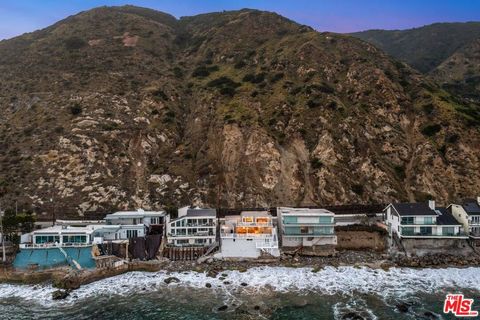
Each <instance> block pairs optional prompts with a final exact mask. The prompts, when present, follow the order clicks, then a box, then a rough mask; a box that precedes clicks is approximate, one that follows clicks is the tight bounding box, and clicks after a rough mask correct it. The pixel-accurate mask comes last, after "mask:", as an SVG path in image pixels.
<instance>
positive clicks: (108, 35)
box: [0, 6, 480, 216]
mask: <svg viewBox="0 0 480 320" xmlns="http://www.w3.org/2000/svg"><path fill="white" fill-rule="evenodd" d="M0 82H1V83H2V86H0V150H2V151H3V152H2V153H1V154H0V165H1V166H0V196H2V197H3V202H4V203H6V204H10V205H11V204H12V203H13V202H14V201H15V200H18V201H19V206H20V207H26V208H27V207H33V208H34V209H35V210H36V211H37V212H39V213H40V212H51V211H53V210H54V209H55V212H57V216H68V215H75V214H82V213H86V212H91V211H98V212H107V211H109V210H113V209H122V208H134V207H144V208H147V209H148V208H159V207H162V206H171V205H181V204H185V203H194V204H204V205H212V206H221V207H225V206H231V207H233V206H271V205H306V204H318V205H327V204H339V203H369V202H377V203H378V202H380V203H384V202H388V201H392V200H407V199H409V200H424V199H425V198H428V197H431V196H433V197H436V199H437V200H438V201H439V202H448V201H449V200H451V199H457V198H458V197H461V196H472V195H476V194H478V193H479V192H480V170H479V169H480V135H479V131H478V125H479V123H480V117H479V116H478V114H476V113H475V110H473V109H472V108H471V107H470V106H468V105H462V104H461V103H460V102H459V101H458V99H456V97H454V96H452V95H451V94H449V93H447V92H445V91H443V90H442V89H440V88H439V87H437V86H436V85H435V83H434V82H432V81H431V80H428V79H426V78H425V77H423V76H422V75H421V74H419V73H417V72H416V71H414V70H413V69H411V68H409V67H408V66H406V65H404V64H402V63H399V62H397V61H395V60H393V59H391V58H390V57H389V56H388V55H386V54H384V53H383V52H382V51H381V50H379V49H377V48H375V47H374V46H372V45H369V44H367V43H365V42H363V41H361V40H358V39H355V38H353V37H349V36H345V35H339V34H331V33H318V32H315V31H314V30H312V29H311V28H309V27H306V26H302V25H299V24H296V23H294V22H292V21H290V20H287V19H285V18H283V17H281V16H279V15H277V14H274V13H269V12H261V11H255V10H247V9H245V10H240V11H233V12H223V13H212V14H203V15H198V16H194V17H185V18H181V19H178V20H177V19H175V18H174V17H172V16H169V15H167V14H164V13H161V12H156V11H153V10H149V9H143V8H137V7H132V6H126V7H102V8H98V9H94V10H90V11H87V12H82V13H80V14H78V15H75V16H71V17H69V18H67V19H65V20H63V21H60V22H58V23H56V24H54V25H52V26H51V27H48V28H46V29H43V30H40V31H36V32H33V33H29V34H25V35H22V36H20V37H16V38H14V39H10V40H6V41H1V42H0ZM50 199H52V200H53V201H52V203H51V202H50ZM53 206H55V208H53Z"/></svg>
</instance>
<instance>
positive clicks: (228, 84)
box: [207, 76, 240, 96]
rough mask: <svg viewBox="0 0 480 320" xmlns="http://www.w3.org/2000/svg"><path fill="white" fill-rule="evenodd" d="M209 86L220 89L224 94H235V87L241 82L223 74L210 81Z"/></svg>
mask: <svg viewBox="0 0 480 320" xmlns="http://www.w3.org/2000/svg"><path fill="white" fill-rule="evenodd" d="M207 86H208V87H213V88H217V89H219V92H220V93H221V94H223V95H227V96H233V95H235V89H236V88H238V87H239V86H240V83H237V82H235V81H233V80H232V79H230V78H228V77H225V76H223V77H220V78H217V79H214V80H212V81H210V82H208V83H207Z"/></svg>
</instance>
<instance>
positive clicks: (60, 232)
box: [20, 226, 98, 248]
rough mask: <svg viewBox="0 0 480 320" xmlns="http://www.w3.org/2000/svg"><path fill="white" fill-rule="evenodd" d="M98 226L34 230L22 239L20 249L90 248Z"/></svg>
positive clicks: (54, 227)
mask: <svg viewBox="0 0 480 320" xmlns="http://www.w3.org/2000/svg"><path fill="white" fill-rule="evenodd" d="M97 227H98V226H86V227H70V226H53V227H50V228H45V229H40V230H35V231H33V232H32V233H30V234H28V235H26V237H25V236H24V237H22V242H23V243H21V244H20V248H44V247H45V248H48V247H55V246H61V247H81V246H90V245H92V243H93V240H94V233H95V230H96V229H97Z"/></svg>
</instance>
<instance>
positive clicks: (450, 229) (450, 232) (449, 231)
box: [442, 227, 455, 236]
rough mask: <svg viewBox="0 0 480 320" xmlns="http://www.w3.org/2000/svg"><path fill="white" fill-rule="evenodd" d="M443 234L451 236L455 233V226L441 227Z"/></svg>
mask: <svg viewBox="0 0 480 320" xmlns="http://www.w3.org/2000/svg"><path fill="white" fill-rule="evenodd" d="M442 231H443V235H444V236H453V235H455V227H443V228H442Z"/></svg>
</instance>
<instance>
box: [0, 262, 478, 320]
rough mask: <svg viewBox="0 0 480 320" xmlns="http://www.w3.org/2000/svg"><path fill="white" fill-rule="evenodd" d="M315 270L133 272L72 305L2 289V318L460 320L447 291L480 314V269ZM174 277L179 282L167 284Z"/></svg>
mask: <svg viewBox="0 0 480 320" xmlns="http://www.w3.org/2000/svg"><path fill="white" fill-rule="evenodd" d="M314 271H315V270H312V269H311V268H286V267H257V268H252V269H249V270H247V271H246V272H239V271H225V272H222V273H221V274H219V275H218V276H217V278H210V277H207V275H206V274H205V273H197V272H170V273H168V272H152V273H149V272H130V273H126V274H123V275H119V276H116V277H112V278H108V279H104V280H101V281H97V282H94V283H91V284H88V285H85V286H82V287H81V288H80V289H78V290H75V291H73V292H72V293H71V294H70V296H69V297H68V298H67V299H65V300H52V292H53V291H55V290H56V289H55V288H53V287H52V286H51V285H48V284H44V285H12V284H0V319H142V320H146V319H185V320H187V319H339V320H348V319H355V320H361V319H455V317H454V316H453V315H451V314H450V315H444V314H443V313H442V308H443V303H444V299H445V295H446V294H447V293H463V294H464V295H465V297H466V298H473V299H475V303H474V307H473V309H475V310H479V309H480V304H479V302H480V268H473V267H471V268H464V269H460V268H446V269H409V268H392V269H390V270H388V271H385V270H381V269H370V268H366V267H361V268H355V267H339V268H334V267H326V268H325V269H322V270H320V271H318V272H314ZM169 277H175V278H177V279H178V280H179V282H171V283H170V284H166V283H165V281H164V280H165V279H167V278H169ZM398 305H403V309H404V310H402V311H399V310H398V309H399V307H398Z"/></svg>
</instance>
